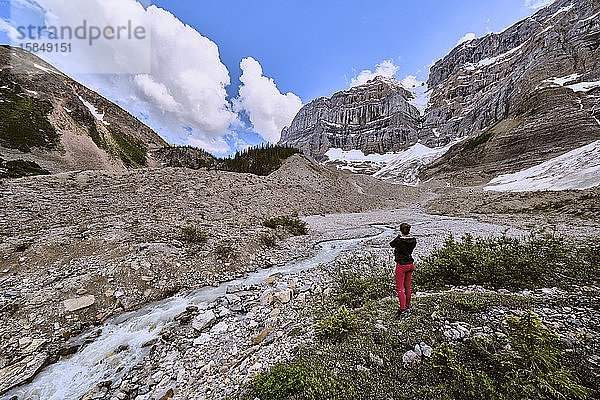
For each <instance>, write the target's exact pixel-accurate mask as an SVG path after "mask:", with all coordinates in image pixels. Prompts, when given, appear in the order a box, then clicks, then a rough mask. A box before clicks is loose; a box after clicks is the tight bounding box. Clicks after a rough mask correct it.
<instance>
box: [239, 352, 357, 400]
mask: <svg viewBox="0 0 600 400" xmlns="http://www.w3.org/2000/svg"><path fill="white" fill-rule="evenodd" d="M251 392H252V393H251V396H256V397H258V398H259V399H261V400H284V399H288V398H294V399H306V400H345V399H352V398H353V397H354V396H355V389H354V385H353V383H352V382H350V381H349V380H347V379H342V378H338V377H336V376H334V375H333V374H332V373H330V372H329V371H326V370H324V369H322V368H318V367H316V366H314V365H311V364H308V363H305V362H303V361H296V362H293V363H286V364H284V363H279V364H276V365H275V366H273V368H271V370H270V371H268V372H265V373H262V374H260V375H257V376H256V377H254V379H253V380H252V390H251ZM248 398H252V397H248Z"/></svg>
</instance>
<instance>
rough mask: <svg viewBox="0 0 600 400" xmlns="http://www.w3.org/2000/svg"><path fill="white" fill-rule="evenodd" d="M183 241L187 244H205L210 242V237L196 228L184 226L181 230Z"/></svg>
mask: <svg viewBox="0 0 600 400" xmlns="http://www.w3.org/2000/svg"><path fill="white" fill-rule="evenodd" d="M181 239H182V240H183V241H185V242H187V243H194V244H203V243H206V242H207V241H208V236H207V235H206V233H205V232H204V231H203V230H202V229H200V228H198V227H196V226H184V227H182V228H181Z"/></svg>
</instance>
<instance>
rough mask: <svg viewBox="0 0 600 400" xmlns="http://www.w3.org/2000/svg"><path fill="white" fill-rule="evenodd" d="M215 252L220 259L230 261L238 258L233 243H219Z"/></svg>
mask: <svg viewBox="0 0 600 400" xmlns="http://www.w3.org/2000/svg"><path fill="white" fill-rule="evenodd" d="M215 253H216V255H217V257H218V258H219V260H224V261H230V260H233V259H235V258H236V253H235V250H234V249H233V247H232V246H231V243H227V242H225V243H219V244H218V245H217V246H216V247H215Z"/></svg>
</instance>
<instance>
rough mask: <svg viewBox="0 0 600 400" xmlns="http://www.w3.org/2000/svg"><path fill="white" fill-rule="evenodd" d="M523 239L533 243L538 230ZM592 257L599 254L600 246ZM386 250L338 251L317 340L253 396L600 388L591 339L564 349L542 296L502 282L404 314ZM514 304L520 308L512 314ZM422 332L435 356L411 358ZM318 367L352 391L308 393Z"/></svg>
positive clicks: (555, 395) (414, 395) (582, 394)
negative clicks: (342, 254) (498, 288)
mask: <svg viewBox="0 0 600 400" xmlns="http://www.w3.org/2000/svg"><path fill="white" fill-rule="evenodd" d="M472 240H473V241H475V239H474V238H473V239H472ZM485 240H487V239H485ZM519 240H520V241H521V242H520V245H525V244H526V243H528V242H527V241H528V240H529V239H519ZM523 240H525V242H523ZM544 240H546V239H544ZM492 243H495V242H492ZM502 243H504V242H502ZM497 244H498V243H495V245H497ZM542 244H543V246H542V247H543V248H544V250H540V248H539V247H538V246H537V245H535V246H533V251H534V252H535V254H536V255H537V256H538V257H541V256H543V255H544V254H546V255H548V254H550V253H551V252H548V251H547V250H548V249H547V246H548V245H549V244H548V243H546V242H543V243H542ZM513 245H515V244H514V243H513V244H510V243H509V244H507V245H506V246H507V248H511V246H513ZM520 245H519V246H520ZM550 248H551V246H550ZM494 249H497V248H496V247H494ZM574 251H575V250H572V251H569V252H567V253H566V255H567V256H570V254H571V255H572V253H573V252H574ZM467 253H468V252H467ZM575 253H577V251H575ZM477 254H479V253H477ZM552 254H554V255H556V254H561V256H562V254H563V253H562V250H561V252H558V253H552ZM432 255H433V254H432ZM577 257H579V256H577ZM588 257H589V262H595V260H596V258H595V257H597V253H595V252H591V253H590V254H589V255H588ZM384 258H385V257H382V256H378V255H377V254H376V253H373V254H367V255H364V254H362V253H361V254H360V255H354V256H349V257H348V258H347V259H345V260H340V261H338V265H337V266H336V267H335V269H334V271H333V272H334V274H333V276H334V280H335V281H334V282H333V286H334V288H335V290H336V292H335V293H334V294H333V295H332V296H329V297H325V298H315V299H314V300H315V302H314V303H313V305H312V308H310V311H309V312H311V313H313V317H314V320H315V321H317V322H316V324H315V333H316V336H317V337H316V340H314V341H311V342H309V343H306V344H304V345H303V346H302V347H300V348H299V349H298V350H297V352H296V353H295V355H294V357H293V358H292V360H290V361H288V362H286V363H283V364H278V365H277V366H276V367H274V368H273V369H271V370H270V371H268V372H266V373H264V374H261V375H259V377H257V378H255V379H254V380H253V381H252V382H251V384H250V387H249V389H248V392H247V393H248V396H254V397H257V398H259V399H271V398H273V399H289V400H292V399H329V398H348V399H357V400H363V399H364V400H366V399H425V400H429V399H431V400H434V399H435V400H438V399H439V400H441V399H482V400H483V399H500V400H517V399H518V400H520V399H527V400H534V399H548V400H550V399H588V398H595V397H594V396H595V395H596V394H597V393H596V392H594V390H595V389H594V387H596V386H597V384H598V378H597V377H594V375H593V372H592V367H591V364H590V362H588V361H587V360H588V358H589V356H590V355H591V354H590V353H589V351H590V350H589V348H588V347H586V349H587V350H586V349H584V348H582V347H581V348H580V347H577V346H570V345H569V352H568V353H567V352H565V351H563V346H566V345H565V344H564V343H563V342H561V341H560V340H559V337H558V335H557V333H556V332H555V331H553V330H552V329H550V328H548V327H547V326H544V324H543V323H542V321H541V320H540V319H539V318H538V317H537V316H536V315H535V314H533V313H532V312H530V311H527V310H529V309H531V308H534V307H541V306H542V305H541V303H540V300H536V299H535V298H532V297H524V296H521V295H515V294H503V293H495V292H492V293H490V292H484V293H479V292H459V293H457V292H455V291H448V292H445V293H438V294H433V293H431V294H428V295H425V296H423V295H422V296H418V297H413V300H412V307H411V311H410V312H409V313H408V314H405V315H403V316H402V317H401V318H400V319H396V318H395V314H396V310H397V307H398V301H397V299H395V298H393V299H389V298H388V296H389V295H390V294H393V293H394V286H393V271H392V268H391V267H389V265H388V266H386V260H384ZM580 258H582V259H583V256H581V257H580ZM459 259H460V258H459ZM467 259H470V258H469V257H467ZM551 259H553V258H552V257H550V258H548V260H551ZM502 260H504V258H503V257H499V258H498V259H497V260H496V261H502ZM558 268H561V267H560V265H559V266H558ZM419 272H420V270H419V269H417V273H416V274H418V273H419ZM415 276H416V275H415ZM544 306H547V307H552V306H551V305H548V303H544ZM515 313H516V315H518V316H512V317H508V318H506V317H504V316H505V315H507V314H508V315H515ZM458 326H468V327H470V328H469V329H472V331H471V333H470V334H469V335H467V336H466V337H465V338H464V339H462V340H453V341H451V342H448V338H447V337H446V335H445V334H444V332H446V330H447V329H448V327H458ZM421 342H425V344H427V345H429V346H431V347H433V349H434V350H433V352H432V356H431V358H427V357H422V358H421V361H420V363H418V364H416V365H415V366H413V367H412V368H406V366H405V364H404V360H403V356H404V355H405V353H406V352H407V351H408V350H413V349H415V345H416V344H419V343H421ZM311 371H320V372H319V374H321V375H320V376H321V377H322V378H323V377H325V378H323V379H325V381H326V382H327V381H328V380H329V379H332V380H333V381H334V382H352V384H353V386H352V391H350V392H347V393H344V395H343V396H345V397H336V396H339V391H335V390H334V391H332V392H327V391H325V392H312V393H310V394H309V393H308V392H306V391H305V390H304V389H303V388H305V387H306V386H305V385H306V383H305V382H308V380H307V379H306V378H304V377H305V376H309V375H310V374H311V373H312V372H311ZM324 371H326V372H324ZM301 376H303V377H301ZM311 385H312V386H319V385H323V384H322V383H311ZM326 386H327V385H326ZM327 387H331V385H329V386H327ZM254 397H244V398H250V399H252V398H254Z"/></svg>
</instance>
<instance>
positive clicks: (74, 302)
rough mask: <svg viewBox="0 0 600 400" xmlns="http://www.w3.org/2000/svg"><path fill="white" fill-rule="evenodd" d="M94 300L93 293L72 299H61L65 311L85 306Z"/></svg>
mask: <svg viewBox="0 0 600 400" xmlns="http://www.w3.org/2000/svg"><path fill="white" fill-rule="evenodd" d="M95 302H96V298H95V297H94V295H91V294H90V295H87V296H81V297H75V298H73V299H67V300H65V301H63V304H64V305H65V309H66V310H67V311H77V310H81V309H83V308H87V307H89V306H91V305H92V304H94V303H95Z"/></svg>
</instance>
